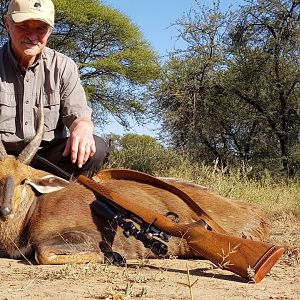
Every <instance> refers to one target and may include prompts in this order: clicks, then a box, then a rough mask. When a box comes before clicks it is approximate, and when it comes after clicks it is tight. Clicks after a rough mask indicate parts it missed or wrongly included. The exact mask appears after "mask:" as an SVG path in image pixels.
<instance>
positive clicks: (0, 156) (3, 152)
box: [0, 140, 7, 160]
mask: <svg viewBox="0 0 300 300" xmlns="http://www.w3.org/2000/svg"><path fill="white" fill-rule="evenodd" d="M6 156H7V152H6V150H5V147H4V145H3V143H2V140H0V160H4V158H5V157H6Z"/></svg>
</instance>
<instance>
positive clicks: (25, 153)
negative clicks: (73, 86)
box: [18, 101, 45, 165]
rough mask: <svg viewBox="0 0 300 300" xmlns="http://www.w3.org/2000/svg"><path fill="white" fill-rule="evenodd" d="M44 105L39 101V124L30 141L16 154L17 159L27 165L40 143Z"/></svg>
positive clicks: (42, 132) (42, 131) (42, 130)
mask: <svg viewBox="0 0 300 300" xmlns="http://www.w3.org/2000/svg"><path fill="white" fill-rule="evenodd" d="M43 108H44V106H43V101H40V107H39V110H38V121H39V125H38V128H37V131H36V135H35V137H34V138H33V139H32V141H31V142H30V143H29V144H28V145H27V146H26V147H25V148H24V149H23V150H22V152H21V153H20V154H19V156H18V160H19V161H20V162H22V163H24V164H25V165H29V164H30V162H31V161H32V159H33V157H34V156H35V154H36V153H37V151H38V149H39V146H40V144H41V141H42V138H43V134H44V119H45V118H44V117H45V116H44V109H43Z"/></svg>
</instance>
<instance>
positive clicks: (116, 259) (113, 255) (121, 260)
mask: <svg viewBox="0 0 300 300" xmlns="http://www.w3.org/2000/svg"><path fill="white" fill-rule="evenodd" d="M104 262H106V263H109V264H113V265H115V266H123V265H124V264H125V263H126V259H125V257H123V256H122V255H121V254H119V253H118V252H113V251H111V252H105V253H104Z"/></svg>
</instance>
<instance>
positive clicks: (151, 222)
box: [78, 175, 285, 283]
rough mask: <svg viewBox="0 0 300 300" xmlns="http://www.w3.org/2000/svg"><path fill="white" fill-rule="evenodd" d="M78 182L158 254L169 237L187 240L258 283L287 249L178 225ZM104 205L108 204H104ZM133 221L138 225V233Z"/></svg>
mask: <svg viewBox="0 0 300 300" xmlns="http://www.w3.org/2000/svg"><path fill="white" fill-rule="evenodd" d="M78 180H79V182H81V183H82V184H84V185H85V186H87V187H89V188H90V189H92V190H93V191H94V192H95V194H96V195H99V196H100V197H101V200H100V199H98V200H96V202H95V205H94V208H93V209H94V211H95V212H96V213H98V214H100V215H102V216H104V217H106V218H109V219H114V220H116V221H117V224H118V225H119V226H120V227H121V228H123V229H124V234H125V236H129V235H133V236H135V237H136V238H137V239H139V240H140V241H142V242H143V244H144V246H145V247H148V248H150V249H151V250H152V251H153V252H154V253H156V254H157V255H166V254H167V245H165V244H164V243H163V242H161V241H159V239H161V240H163V241H166V242H167V241H168V240H169V238H170V236H175V237H179V238H184V239H185V240H186V241H187V244H188V246H189V247H190V249H191V250H192V252H193V253H194V254H195V255H197V256H199V257H204V258H205V259H208V260H210V261H211V262H213V263H214V264H215V265H216V266H218V267H220V268H221V269H226V270H229V271H231V272H233V273H235V274H238V275H240V276H241V277H243V278H245V279H246V280H248V281H251V282H255V283H258V282H260V281H261V280H262V279H263V278H264V277H265V275H266V274H267V273H268V272H269V271H270V269H271V268H272V267H273V265H274V264H275V263H276V262H277V260H278V259H279V258H280V257H281V256H282V254H283V253H284V251H285V248H284V247H282V246H279V245H272V244H268V243H264V242H260V241H254V240H251V239H244V238H238V237H233V236H230V235H227V234H225V233H219V232H215V231H213V230H212V229H211V227H210V226H209V224H207V223H206V222H205V221H204V220H201V219H200V220H199V221H197V222H193V223H190V224H177V223H174V222H173V221H171V220H170V219H169V218H168V217H166V216H163V215H161V214H159V213H156V212H153V211H151V210H148V209H146V208H145V207H143V206H142V205H140V204H139V203H136V202H135V203H133V202H132V201H131V200H130V199H128V198H127V197H125V196H123V195H121V194H120V193H117V192H115V191H113V190H111V189H110V188H107V187H105V186H104V185H101V184H100V183H98V182H96V181H94V180H92V179H89V178H87V177H85V176H83V175H80V176H79V177H78ZM104 202H105V203H104ZM125 218H130V219H131V220H133V221H134V222H135V223H137V224H139V225H140V227H141V229H140V230H138V229H137V228H136V227H135V226H134V224H133V223H132V222H127V221H125V220H124V219H125Z"/></svg>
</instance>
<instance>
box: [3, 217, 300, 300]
mask: <svg viewBox="0 0 300 300" xmlns="http://www.w3.org/2000/svg"><path fill="white" fill-rule="evenodd" d="M299 228H300V220H299V218H295V217H291V216H281V217H280V218H278V219H274V220H272V232H271V240H272V241H273V242H276V243H280V244H284V245H286V244H288V245H289V249H288V251H287V252H286V253H285V254H284V256H283V257H282V258H281V259H280V260H279V261H278V263H277V264H276V265H275V266H274V267H273V268H272V270H271V272H270V273H269V274H268V275H267V276H266V277H265V278H264V279H263V280H262V281H261V282H260V283H258V284H253V283H246V282H245V281H244V280H243V279H241V278H240V277H239V276H237V275H234V274H232V273H230V272H228V271H224V270H220V269H218V268H216V267H215V266H214V265H213V264H212V263H211V262H209V261H206V260H198V261H196V260H181V259H177V258H172V259H157V260H147V259H143V260H135V261H127V265H126V266H125V267H116V266H111V265H105V264H94V263H89V264H86V265H65V266H40V265H36V264H34V263H33V262H30V261H27V260H13V259H8V258H5V257H2V258H0V268H1V273H2V274H1V279H0V280H1V281H0V287H1V288H0V300H4V299H7V300H9V299H65V300H67V299H115V300H124V299H130V300H131V299H152V300H158V299H176V300H179V299H182V300H183V299H184V300H187V299H195V300H196V299H197V300H198V299H230V300H234V299H264V300H265V299H277V300H283V299H296V300H300V254H299V249H300V236H299Z"/></svg>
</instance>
